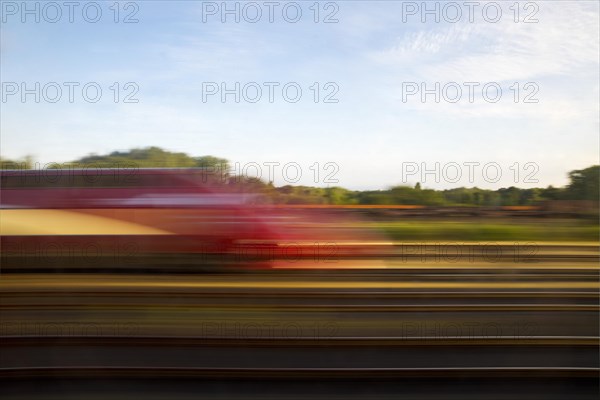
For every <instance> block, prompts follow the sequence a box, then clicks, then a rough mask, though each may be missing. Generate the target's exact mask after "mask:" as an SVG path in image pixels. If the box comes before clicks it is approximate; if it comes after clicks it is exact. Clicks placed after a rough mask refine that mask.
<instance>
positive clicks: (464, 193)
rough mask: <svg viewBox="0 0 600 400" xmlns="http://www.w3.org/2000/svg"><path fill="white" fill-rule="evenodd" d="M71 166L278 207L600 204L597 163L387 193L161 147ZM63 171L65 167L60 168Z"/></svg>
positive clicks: (21, 163) (25, 165) (15, 164)
mask: <svg viewBox="0 0 600 400" xmlns="http://www.w3.org/2000/svg"><path fill="white" fill-rule="evenodd" d="M0 162H1V167H2V169H29V168H32V167H33V162H32V160H31V158H30V157H28V158H26V159H24V160H8V159H2V158H0ZM67 164H69V165H72V166H79V165H81V166H85V165H93V166H94V167H97V168H100V167H104V168H119V167H131V166H135V167H138V168H198V167H200V168H206V169H208V170H209V171H212V172H214V173H215V174H219V175H220V176H221V177H223V178H224V179H223V180H222V182H223V184H224V185H226V186H227V189H228V190H229V191H233V192H239V193H256V194H260V195H262V200H260V201H261V202H268V203H276V204H334V205H354V204H360V205H394V204H398V205H403V204H405V205H424V206H461V207H476V206H524V205H533V204H536V203H539V202H540V201H544V200H591V201H598V198H599V191H600V187H599V180H600V174H599V171H600V166H598V165H595V166H592V167H589V168H586V169H583V170H575V171H571V172H570V173H569V180H570V183H569V185H568V186H567V187H565V188H555V187H553V186H548V187H547V188H532V189H521V188H517V187H514V186H511V187H509V188H501V189H498V190H486V189H480V188H477V187H473V188H465V187H460V188H455V189H446V190H432V189H423V188H421V185H420V184H419V183H417V184H416V185H415V187H409V186H395V187H392V188H390V189H387V190H367V191H352V190H348V189H344V188H341V187H329V188H318V187H308V186H292V185H286V186H281V187H274V186H273V183H272V182H268V183H267V182H264V181H261V180H259V179H256V178H249V177H244V176H233V175H231V174H230V164H229V162H228V161H227V160H226V159H223V158H218V157H214V156H201V157H192V156H189V155H188V154H186V153H176V152H170V151H167V150H163V149H161V148H159V147H147V148H137V149H131V150H128V151H123V152H119V151H115V152H112V153H110V154H107V155H96V154H91V155H88V156H86V157H82V158H80V159H78V160H75V161H73V162H70V163H67ZM56 165H57V167H59V168H60V164H56Z"/></svg>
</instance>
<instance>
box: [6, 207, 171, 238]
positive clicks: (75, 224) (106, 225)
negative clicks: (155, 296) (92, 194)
mask: <svg viewBox="0 0 600 400" xmlns="http://www.w3.org/2000/svg"><path fill="white" fill-rule="evenodd" d="M170 234H171V232H168V231H163V230H161V229H156V228H152V227H149V226H145V225H141V224H135V223H131V222H125V221H120V220H117V219H112V218H106V217H99V216H94V215H89V214H84V213H79V212H73V211H63V210H2V211H0V235H3V236H4V235H14V236H26V235H170Z"/></svg>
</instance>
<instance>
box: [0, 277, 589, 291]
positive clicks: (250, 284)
mask: <svg viewBox="0 0 600 400" xmlns="http://www.w3.org/2000/svg"><path fill="white" fill-rule="evenodd" d="M63 279H64V278H63ZM188 279H189V278H188ZM0 286H3V287H4V288H5V289H8V288H10V289H17V288H26V287H31V288H35V287H45V288H78V289H83V288H87V289H91V288H92V289H93V288H103V289H106V288H115V289H117V288H132V289H133V288H137V289H144V288H146V289H152V288H155V289H162V288H182V289H183V288H223V289H225V288H253V289H278V288H281V289H310V288H331V289H560V288H563V289H596V290H597V289H600V282H475V283H470V282H309V281H296V280H294V281H288V282H281V281H279V282H268V281H243V282H241V281H240V282H219V281H212V282H207V281H203V282H190V281H189V280H187V281H183V282H167V281H162V282H139V281H129V282H124V281H123V280H122V279H121V280H119V281H117V280H115V281H109V280H108V279H105V280H95V279H94V278H92V277H89V278H88V279H86V280H73V281H70V282H67V281H64V280H61V281H54V282H51V281H49V280H48V279H43V280H41V281H38V282H36V281H34V279H28V280H27V281H26V282H19V281H18V280H16V281H15V280H14V279H13V278H12V277H10V276H4V277H3V279H2V280H0Z"/></svg>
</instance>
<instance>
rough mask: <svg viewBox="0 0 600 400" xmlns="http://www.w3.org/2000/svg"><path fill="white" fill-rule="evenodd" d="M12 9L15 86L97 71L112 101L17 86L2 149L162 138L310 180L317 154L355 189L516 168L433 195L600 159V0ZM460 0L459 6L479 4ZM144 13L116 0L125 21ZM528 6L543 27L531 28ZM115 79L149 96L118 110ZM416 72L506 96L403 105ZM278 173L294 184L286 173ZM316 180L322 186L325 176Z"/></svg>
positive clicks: (562, 174) (4, 47) (101, 148)
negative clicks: (242, 94) (495, 8)
mask: <svg viewBox="0 0 600 400" xmlns="http://www.w3.org/2000/svg"><path fill="white" fill-rule="evenodd" d="M7 3H12V4H17V5H18V6H20V5H21V2H20V1H19V2H16V3H14V2H5V1H2V10H3V15H2V18H3V19H4V20H3V22H2V26H1V40H0V46H1V55H2V59H1V68H2V69H1V73H2V77H1V80H2V82H3V83H4V84H6V82H17V83H19V84H20V83H21V82H27V84H28V85H29V86H30V87H33V83H34V82H40V83H41V85H42V86H43V85H44V84H45V83H48V82H59V83H62V82H80V83H81V84H82V85H83V84H84V83H86V82H97V83H98V84H99V85H100V87H101V88H102V89H103V96H102V98H101V99H100V101H99V102H98V103H88V102H86V101H85V100H84V99H83V98H82V97H81V95H80V94H78V93H80V92H77V90H78V89H76V92H75V93H76V95H75V99H74V102H73V103H69V102H68V100H67V99H66V89H65V93H63V98H62V99H61V100H60V101H58V102H57V103H54V104H52V103H49V102H47V101H44V100H43V99H42V101H41V102H40V103H39V104H37V103H35V102H34V101H33V96H29V97H27V98H26V101H25V102H24V103H23V102H22V101H21V98H20V96H19V95H18V94H17V95H15V96H8V97H6V101H4V99H3V102H2V103H1V104H0V105H1V107H2V113H1V114H2V115H1V117H2V118H1V134H2V135H1V142H0V144H1V145H2V148H1V154H2V156H4V157H8V158H19V157H23V156H25V155H27V154H30V155H33V156H34V158H35V159H36V160H38V161H40V162H44V163H45V162H64V161H68V160H72V159H75V158H78V157H81V156H84V155H87V154H89V153H92V152H93V153H98V154H102V153H106V152H111V151H114V150H125V149H129V148H132V147H145V146H160V147H163V148H165V149H168V150H173V151H184V152H187V153H189V154H192V155H207V154H210V155H215V156H219V157H224V158H227V159H229V160H230V161H232V162H240V163H242V164H244V163H249V162H257V163H259V164H262V163H264V162H270V161H277V162H280V163H281V164H282V165H283V164H285V163H288V162H296V163H298V164H299V165H300V166H301V167H302V169H303V178H302V179H301V180H300V181H299V182H298V183H303V184H314V182H312V181H313V176H312V172H311V171H310V170H309V167H310V166H311V165H313V164H314V163H315V162H319V163H321V165H323V164H324V163H326V162H335V163H336V164H337V165H338V166H339V172H338V173H337V174H336V176H335V177H336V178H337V179H338V180H339V183H338V185H340V186H345V187H348V188H353V189H367V188H370V189H375V188H386V187H388V186H390V185H395V184H400V183H403V182H402V180H403V179H402V174H401V171H402V163H403V162H416V163H418V164H420V163H421V162H426V163H428V165H431V166H432V167H433V163H434V162H440V163H442V165H443V163H448V162H457V163H459V164H462V163H464V162H470V161H477V162H480V163H481V164H485V163H488V162H497V163H498V164H499V165H500V166H501V167H502V170H503V177H502V179H501V180H500V181H498V182H496V183H491V182H486V181H485V180H482V179H481V173H479V174H476V176H475V178H476V179H475V182H473V183H470V182H468V181H467V180H466V179H463V180H461V181H460V182H458V183H456V184H455V183H449V182H443V180H442V181H440V182H439V183H436V182H434V181H433V178H431V177H430V178H429V180H427V181H426V182H425V184H424V186H426V187H435V188H446V187H456V186H463V185H464V186H473V185H478V186H480V187H488V188H498V187H501V186H509V185H514V184H515V183H514V182H513V172H512V171H511V170H509V167H510V166H511V165H513V164H514V163H515V162H519V163H520V164H521V165H523V164H525V163H527V162H533V163H536V164H537V165H538V166H539V171H538V172H537V173H536V176H535V177H536V178H537V179H538V180H539V182H538V183H536V184H533V183H526V182H520V183H519V184H516V186H520V187H534V186H546V185H548V184H553V185H564V184H565V183H566V174H567V172H568V171H569V170H572V169H578V168H584V167H587V166H589V165H592V164H597V163H598V149H599V137H598V132H599V115H598V113H599V104H598V98H599V75H598V74H599V72H598V71H599V43H598V35H599V27H598V20H599V11H598V8H599V7H598V2H597V1H580V2H574V1H560V2H558V1H552V2H551V1H538V2H535V4H536V5H537V6H538V7H537V8H539V10H536V9H534V8H529V9H524V8H523V7H524V5H525V4H526V3H527V2H519V6H520V7H521V9H520V14H519V20H520V21H519V23H515V22H514V21H513V18H514V11H513V10H511V9H509V7H510V6H511V5H512V4H513V3H514V2H513V1H509V2H500V3H502V7H503V8H502V9H503V14H502V17H501V19H500V21H499V22H497V23H491V22H488V21H486V20H485V19H484V18H483V14H482V13H483V11H482V8H483V5H485V3H486V2H480V4H481V5H480V6H479V7H477V8H476V9H475V10H474V11H475V13H474V17H475V20H474V22H472V23H471V22H469V20H468V17H467V15H465V14H464V15H463V17H462V18H461V20H460V21H458V22H456V23H451V22H449V21H446V20H444V18H443V15H442V18H441V19H440V22H435V20H433V18H434V17H433V16H431V15H427V16H426V17H427V20H426V22H425V23H423V22H422V21H421V15H420V13H419V12H418V13H417V14H416V15H408V11H410V10H409V8H407V4H408V3H406V2H405V3H402V2H393V1H385V2H384V1H381V2H378V1H369V2H367V1H338V2H335V4H337V6H338V8H339V10H338V11H337V13H336V14H335V18H337V19H338V21H339V22H337V23H329V24H325V23H314V21H313V11H312V10H311V9H310V8H309V7H311V6H312V5H313V4H314V1H308V2H297V3H299V4H301V7H302V12H303V14H302V17H301V18H300V21H299V22H297V23H289V22H286V21H285V20H284V18H283V17H282V14H281V7H282V5H284V4H286V3H289V2H279V3H280V4H281V6H280V7H279V8H276V9H275V14H274V20H275V22H273V23H270V22H268V16H267V15H265V14H263V16H262V19H261V20H260V21H259V22H258V23H249V22H246V21H244V20H243V18H242V20H241V21H240V23H235V22H234V21H233V20H232V17H231V16H229V17H228V18H229V20H228V21H227V22H226V23H222V22H221V21H220V18H219V17H220V14H218V15H214V16H213V15H205V17H206V18H207V21H206V22H203V7H204V9H206V8H207V7H208V2H204V4H203V3H202V2H195V1H180V2H162V1H138V2H135V3H136V4H137V5H138V8H139V11H137V13H136V15H135V18H137V19H138V20H139V22H138V23H132V24H124V23H114V22H113V16H114V15H113V11H112V10H111V9H110V8H109V7H110V6H111V5H112V4H113V3H114V2H113V1H108V2H98V4H101V9H102V12H103V14H102V18H101V19H100V21H99V22H98V23H94V24H93V23H89V22H86V21H85V20H84V19H83V17H82V14H81V10H80V8H81V7H80V8H78V9H75V14H74V22H73V23H69V21H68V15H65V14H63V16H62V18H61V20H60V21H59V22H57V23H54V24H53V23H49V22H46V21H45V20H44V18H43V15H42V18H41V21H40V22H39V23H36V22H35V21H34V20H33V17H32V16H27V18H28V20H27V21H26V22H25V23H23V22H22V21H21V14H20V11H21V10H18V11H17V14H16V15H12V11H13V9H12V8H11V7H12V6H8V8H7ZM34 3H35V2H29V4H30V5H31V7H34V5H33V4H34ZM126 3H127V2H121V5H122V6H124V5H125V4H126ZM257 3H258V4H259V5H260V6H261V9H262V10H263V12H266V11H268V9H267V7H266V6H265V5H264V2H257ZM326 3H327V2H320V4H319V7H320V9H321V14H320V18H323V17H324V15H326V14H328V13H329V12H331V11H332V10H334V8H333V7H329V8H328V9H327V10H324V9H323V8H324V6H325V4H326ZM434 3H435V2H429V4H430V5H431V7H433V6H434V5H432V4H434ZM447 3H448V2H440V3H439V7H440V8H442V7H444V5H446V4H447ZM463 3H464V2H456V3H455V4H458V5H460V6H461V9H462V12H463V13H466V12H467V11H468V10H467V8H466V7H464V5H463ZM40 4H41V6H40V7H43V3H40ZM59 4H62V1H61V2H59ZM80 4H81V5H83V4H85V2H82V3H80ZM216 4H217V5H219V6H220V4H221V2H218V3H216ZM230 4H231V3H230ZM240 4H243V3H240ZM414 4H416V5H417V6H420V5H421V2H417V3H414ZM231 6H232V7H233V5H231ZM64 10H66V9H64ZM64 10H63V11H64ZM132 10H133V8H131V7H130V8H128V9H127V10H123V9H121V11H120V12H121V14H120V15H119V18H120V19H122V18H123V17H124V16H125V14H128V13H129V12H131V11H132ZM448 10H450V9H448ZM50 11H51V10H50V9H48V12H50ZM403 11H404V17H405V20H406V22H404V21H403ZM533 11H536V12H535V16H534V17H535V18H536V19H538V21H539V22H537V23H524V22H523V21H522V19H523V18H524V17H525V15H527V14H529V13H531V12H533ZM448 12H450V11H448ZM53 15H54V14H52V15H50V18H52V16H53ZM90 15H93V14H92V13H91V11H90ZM289 15H292V16H293V12H292V11H290V14H289ZM448 15H449V18H450V17H452V16H453V15H450V14H448ZM490 15H491V16H492V17H493V13H491V12H490V13H489V14H488V16H490ZM113 82H119V83H120V84H121V86H122V85H123V84H125V83H127V82H135V83H136V84H137V85H138V86H139V92H138V93H137V94H136V96H135V98H137V99H139V103H137V104H132V103H123V102H119V103H114V102H113V100H112V92H111V91H110V89H109V87H110V86H111V85H112V83H113ZM203 82H217V83H220V82H227V83H228V84H230V86H233V83H234V82H241V83H242V85H243V84H244V83H247V82H259V83H262V82H281V84H282V85H283V84H285V83H286V82H297V83H298V84H299V85H300V86H301V87H302V89H303V96H302V98H301V99H300V101H299V102H297V103H288V102H286V101H285V100H283V98H282V97H281V92H280V91H279V92H278V91H276V92H275V93H276V94H275V101H274V102H273V103H269V102H268V100H266V89H265V93H263V99H262V100H261V101H259V102H258V103H248V102H244V101H242V102H240V103H239V104H236V103H234V102H233V101H232V97H229V99H230V100H229V101H228V102H226V103H222V102H220V100H219V98H218V97H217V96H214V97H211V98H209V100H208V102H203V101H202V83H203ZM314 82H320V83H321V84H324V83H326V82H335V83H336V84H337V85H338V86H339V92H338V93H337V94H336V95H335V97H336V98H337V99H338V100H339V102H338V103H334V104H325V103H322V102H319V103H314V102H313V100H312V92H311V91H310V90H309V87H310V86H311V85H312V84H313V83H314ZM403 82H417V83H421V82H427V84H428V87H433V85H434V83H435V82H440V83H441V85H442V86H443V85H444V84H445V83H447V82H458V83H461V84H462V83H463V82H481V84H482V85H483V84H485V83H487V82H497V83H498V84H499V85H500V86H501V87H502V89H503V93H502V97H501V99H500V100H499V101H498V102H497V103H494V104H492V103H487V102H485V101H484V99H483V98H482V97H481V86H480V87H479V89H476V92H475V98H474V101H473V103H470V102H469V101H468V97H467V93H466V92H464V93H463V97H462V99H461V100H460V101H459V102H457V103H449V102H447V101H441V102H440V103H436V102H435V101H433V96H429V97H428V98H427V99H426V100H427V101H426V102H424V103H423V102H421V101H420V97H419V96H413V97H410V98H409V100H408V101H407V102H403V101H402V89H403ZM515 82H519V83H520V85H521V95H522V96H524V95H526V94H527V93H528V91H524V90H523V88H522V86H523V85H524V84H526V83H528V82H533V83H535V85H537V87H538V88H539V92H538V93H537V94H536V95H535V96H534V98H537V99H538V100H539V102H538V103H537V104H529V103H523V102H522V101H521V102H519V103H515V102H514V101H513V91H511V90H510V89H509V87H510V86H511V85H513V84H514V83H515ZM79 88H81V86H80V87H79ZM464 89H465V90H466V87H464ZM477 90H478V91H477ZM125 93H126V91H123V89H121V94H122V95H123V94H125ZM5 94H6V93H3V95H5ZM321 94H322V95H323V94H325V92H321ZM264 171H265V173H266V171H267V168H266V167H265V169H264ZM464 172H466V168H465V169H464ZM417 180H422V179H418V178H412V177H411V179H409V180H408V181H407V183H414V182H416V181H417ZM275 183H276V184H285V183H286V182H284V181H283V180H282V179H278V176H277V174H276V176H275ZM319 186H327V184H326V183H324V182H322V178H321V179H320V182H319Z"/></svg>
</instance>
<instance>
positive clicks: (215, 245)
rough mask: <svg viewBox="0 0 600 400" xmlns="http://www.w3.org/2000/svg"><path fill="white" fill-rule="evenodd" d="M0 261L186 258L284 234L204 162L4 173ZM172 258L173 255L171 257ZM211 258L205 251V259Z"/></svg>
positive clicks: (254, 250) (259, 245)
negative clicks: (194, 165)
mask: <svg viewBox="0 0 600 400" xmlns="http://www.w3.org/2000/svg"><path fill="white" fill-rule="evenodd" d="M0 174H1V185H2V186H1V193H0V207H1V211H0V212H1V218H0V232H1V236H2V242H1V247H0V250H1V253H2V261H3V267H4V268H5V271H6V268H7V267H10V268H26V267H27V268H35V267H37V266H44V267H47V266H48V264H49V263H53V264H55V265H54V266H56V267H59V266H60V267H69V266H77V267H93V266H96V265H111V266H113V267H120V266H128V265H131V264H132V263H133V264H142V263H144V264H146V265H152V264H157V263H165V262H167V263H181V262H182V260H183V258H184V257H185V256H190V255H195V256H201V258H200V259H199V258H198V257H195V260H194V263H195V264H202V263H204V264H206V262H209V261H223V260H222V259H221V260H217V259H216V258H215V257H214V256H216V255H221V256H222V255H231V254H232V253H235V255H236V256H237V257H238V258H240V257H239V256H240V255H244V254H246V255H253V256H254V257H255V258H256V257H257V256H259V255H261V254H262V253H263V252H264V251H265V249H268V248H273V247H275V246H277V243H280V242H281V241H282V240H285V235H283V234H282V232H281V231H278V230H277V229H276V226H277V224H276V223H273V222H274V220H273V217H274V216H273V215H269V214H268V213H265V212H264V210H261V212H257V210H256V209H254V208H253V207H251V206H248V203H249V202H250V201H251V200H252V199H253V197H254V196H253V195H252V194H243V193H233V192H232V191H231V190H227V185H224V184H223V182H219V179H218V177H216V176H215V175H214V174H212V173H211V171H209V170H207V169H201V168H195V169H175V168H174V169H153V168H150V169H132V168H115V169H98V168H94V169H60V170H59V169H57V170H43V171H39V170H4V171H1V172H0ZM174 255H177V257H173V256H174ZM211 257H212V258H211Z"/></svg>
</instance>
